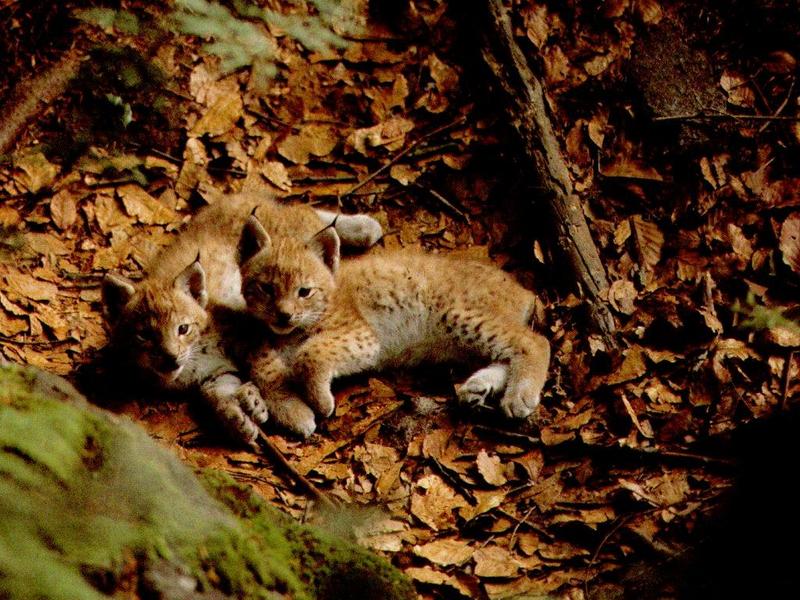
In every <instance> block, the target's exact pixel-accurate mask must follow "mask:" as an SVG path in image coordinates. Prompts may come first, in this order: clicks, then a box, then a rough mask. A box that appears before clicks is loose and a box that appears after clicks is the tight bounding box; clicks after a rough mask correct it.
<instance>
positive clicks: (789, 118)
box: [653, 111, 800, 121]
mask: <svg viewBox="0 0 800 600" xmlns="http://www.w3.org/2000/svg"><path fill="white" fill-rule="evenodd" d="M696 119H736V120H743V121H747V120H751V121H800V115H793V116H783V115H734V114H731V113H727V112H717V113H705V112H702V111H701V112H697V113H691V114H680V115H665V116H663V117H653V121H692V120H696Z"/></svg>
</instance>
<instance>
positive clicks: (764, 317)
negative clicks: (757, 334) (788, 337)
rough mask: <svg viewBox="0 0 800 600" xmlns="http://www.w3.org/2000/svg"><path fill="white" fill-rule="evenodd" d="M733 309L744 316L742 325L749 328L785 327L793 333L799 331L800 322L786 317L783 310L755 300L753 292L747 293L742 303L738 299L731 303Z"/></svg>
mask: <svg viewBox="0 0 800 600" xmlns="http://www.w3.org/2000/svg"><path fill="white" fill-rule="evenodd" d="M733 311H734V312H736V313H739V314H741V315H744V316H745V320H744V321H742V323H741V325H742V327H747V328H749V329H766V330H769V329H776V328H781V329H786V330H788V331H791V332H793V333H800V324H798V323H797V322H796V321H794V320H793V319H790V318H789V317H787V316H786V315H785V314H784V312H785V311H783V310H780V309H777V308H770V307H768V306H764V305H762V304H758V303H757V302H756V297H755V294H753V293H752V292H750V293H748V294H747V298H745V301H744V304H742V303H741V302H739V301H738V300H737V301H736V302H735V303H734V305H733Z"/></svg>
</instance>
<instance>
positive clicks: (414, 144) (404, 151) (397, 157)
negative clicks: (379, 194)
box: [339, 117, 467, 199]
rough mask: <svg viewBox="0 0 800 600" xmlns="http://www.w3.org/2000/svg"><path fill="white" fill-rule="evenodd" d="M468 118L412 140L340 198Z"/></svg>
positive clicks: (459, 119) (460, 118)
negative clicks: (424, 143) (423, 143)
mask: <svg viewBox="0 0 800 600" xmlns="http://www.w3.org/2000/svg"><path fill="white" fill-rule="evenodd" d="M466 120H467V117H459V118H458V119H456V120H455V121H451V122H450V123H448V124H447V125H442V126H441V127H438V128H436V129H434V130H433V131H431V132H429V133H426V134H425V135H423V136H422V137H420V138H418V139H416V140H414V141H413V142H411V143H410V144H409V145H408V146H406V147H405V148H403V149H402V150H401V151H400V152H398V153H397V154H395V155H394V156H393V157H392V158H391V159H390V160H389V162H387V163H385V164H384V165H382V166H381V167H379V168H378V169H376V170H375V171H373V172H372V173H370V174H369V175H368V176H367V177H366V178H365V179H363V180H362V181H359V182H358V183H357V184H356V185H354V186H353V187H352V188H350V189H349V190H348V191H346V192H345V193H344V194H342V195H341V196H339V198H340V199H341V198H344V197H345V196H349V195H350V194H352V193H353V192H355V191H356V190H359V189H361V188H362V187H364V186H365V185H367V184H368V183H369V182H370V181H372V180H373V179H375V178H376V177H377V176H378V175H380V174H381V173H383V172H384V171H386V170H387V169H389V168H390V167H391V166H392V165H394V164H396V163H397V161H399V160H400V159H401V158H403V157H404V156H405V155H406V154H408V153H409V152H411V151H412V150H413V149H414V148H416V147H417V146H419V145H420V144H421V143H422V142H424V141H425V140H428V139H430V138H432V137H433V136H435V135H438V134H440V133H442V132H443V131H447V130H448V129H451V128H453V127H456V126H458V125H461V124H462V123H463V122H465V121H466Z"/></svg>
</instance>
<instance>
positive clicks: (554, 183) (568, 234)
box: [478, 0, 616, 347]
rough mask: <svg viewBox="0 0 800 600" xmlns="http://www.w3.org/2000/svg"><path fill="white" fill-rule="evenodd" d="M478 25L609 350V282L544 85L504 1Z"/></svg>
mask: <svg viewBox="0 0 800 600" xmlns="http://www.w3.org/2000/svg"><path fill="white" fill-rule="evenodd" d="M480 18H481V20H480V21H478V22H479V23H481V22H485V23H486V26H484V27H483V30H484V33H483V38H484V39H483V48H482V53H483V59H484V62H485V63H486V64H487V65H488V67H489V69H490V71H491V72H492V74H493V75H494V82H495V84H496V85H497V87H498V89H499V90H500V91H501V93H502V95H503V96H504V99H505V107H506V112H507V114H508V117H509V122H510V123H511V124H512V126H513V127H514V129H515V130H516V132H517V134H518V135H519V138H520V141H521V142H522V146H523V150H524V152H525V155H526V158H527V159H528V161H529V163H530V165H531V166H532V168H533V169H534V173H535V175H536V178H537V179H538V181H539V183H540V185H541V186H542V188H544V190H546V192H547V194H546V200H547V202H548V203H549V205H550V209H551V211H552V213H553V216H554V217H555V226H556V228H557V230H558V235H557V239H558V244H559V246H560V247H561V250H562V251H563V252H564V254H565V255H566V256H567V257H568V259H569V263H570V266H571V267H572V271H573V274H574V276H575V279H576V282H577V283H578V286H579V288H580V289H581V291H582V292H583V293H585V294H586V295H587V296H588V304H589V307H590V309H591V319H592V321H593V323H594V325H595V327H596V329H597V330H598V331H599V332H600V333H601V334H602V335H603V337H604V338H605V341H606V344H607V345H608V346H609V347H615V346H616V343H615V340H614V338H613V337H612V334H613V333H614V329H615V324H614V319H613V317H612V316H611V312H610V310H609V308H608V303H607V293H608V279H607V278H606V272H605V268H604V267H603V263H602V262H601V261H600V255H599V254H598V252H597V248H596V247H595V244H594V242H593V241H592V236H591V233H590V232H589V226H588V225H587V224H586V219H585V218H584V216H583V208H582V206H581V202H580V199H579V198H578V196H577V195H576V194H575V190H574V188H573V185H572V180H571V179H570V175H569V169H568V166H567V162H566V160H565V159H564V156H563V154H562V152H561V145H560V143H559V141H558V138H557V137H556V134H555V131H554V129H553V125H552V123H551V121H550V116H549V114H548V108H547V102H546V101H545V97H544V89H543V86H542V83H541V82H540V81H539V79H538V78H537V77H536V75H534V73H533V72H532V71H531V69H530V67H529V66H528V63H527V60H526V59H525V56H524V55H523V53H522V50H520V48H519V46H518V45H517V43H516V41H515V40H514V36H513V34H512V31H511V22H510V20H509V18H508V14H507V11H506V9H505V7H504V6H503V2H502V0H486V2H485V9H484V14H483V15H480Z"/></svg>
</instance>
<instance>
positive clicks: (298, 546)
mask: <svg viewBox="0 0 800 600" xmlns="http://www.w3.org/2000/svg"><path fill="white" fill-rule="evenodd" d="M203 480H204V481H205V483H206V485H207V486H208V488H209V489H210V490H211V492H212V493H213V494H214V495H215V496H216V497H217V498H219V499H220V500H221V501H222V502H224V503H225V504H226V505H227V506H228V507H229V508H230V509H231V510H232V511H233V512H234V513H235V514H237V515H239V516H241V517H243V518H245V519H246V526H247V528H248V529H250V530H251V531H253V532H254V533H256V534H257V535H256V537H257V539H260V540H265V541H268V543H269V546H270V548H271V549H272V551H273V552H275V553H276V555H279V556H280V562H281V564H284V565H288V566H290V567H291V568H292V570H293V571H294V572H295V573H298V574H300V577H301V579H302V581H303V583H304V585H305V586H306V587H307V589H308V590H309V592H310V594H311V597H312V598H317V599H330V600H335V599H339V598H350V599H352V600H359V599H361V600H394V599H397V600H401V599H405V598H414V597H416V596H415V594H414V591H413V587H412V586H411V584H410V583H409V581H408V580H407V579H406V578H405V577H403V576H402V575H401V574H400V573H399V572H398V571H397V570H396V569H395V568H394V567H392V566H391V565H390V564H389V563H388V562H386V561H385V560H384V559H383V558H381V557H379V556H377V555H375V554H373V553H371V552H369V551H368V550H366V549H364V548H361V547H359V546H357V545H355V544H350V543H346V542H344V541H342V540H340V539H335V538H333V537H331V536H329V535H328V534H326V533H324V532H321V531H317V530H314V529H310V528H308V527H303V526H301V525H298V524H296V523H295V522H293V521H291V520H290V519H289V518H288V517H286V515H284V514H282V513H280V512H278V511H277V510H275V509H274V508H272V507H271V506H269V505H268V504H267V503H266V502H264V501H263V500H262V499H261V498H259V497H258V496H256V495H255V494H253V493H251V492H250V491H249V490H248V489H247V488H246V487H244V486H243V485H241V484H238V483H236V482H235V481H234V480H233V479H231V478H230V477H229V476H228V475H226V474H223V473H219V472H216V471H207V472H205V473H204V474H203Z"/></svg>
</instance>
